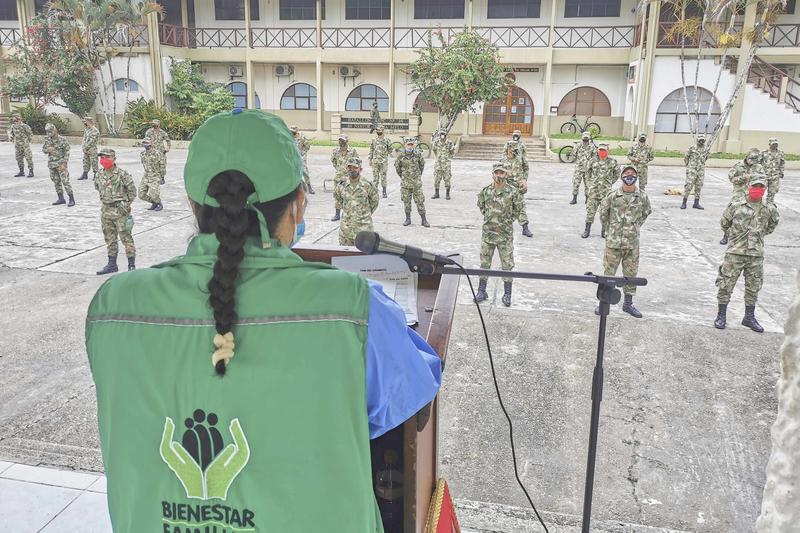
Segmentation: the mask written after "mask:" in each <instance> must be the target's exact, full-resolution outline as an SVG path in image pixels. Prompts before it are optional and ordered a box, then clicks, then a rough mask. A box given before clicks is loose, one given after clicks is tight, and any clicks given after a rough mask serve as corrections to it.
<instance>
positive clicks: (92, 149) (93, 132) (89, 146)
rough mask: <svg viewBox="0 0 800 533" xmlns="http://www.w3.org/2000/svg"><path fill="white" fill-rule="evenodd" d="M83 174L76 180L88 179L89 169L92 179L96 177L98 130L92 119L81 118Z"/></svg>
mask: <svg viewBox="0 0 800 533" xmlns="http://www.w3.org/2000/svg"><path fill="white" fill-rule="evenodd" d="M83 128H84V130H83V142H82V143H81V148H83V174H81V177H80V178H78V180H85V179H89V169H92V177H93V178H94V177H95V176H96V175H97V141H99V140H100V130H98V129H97V127H95V125H94V119H93V118H92V117H83Z"/></svg>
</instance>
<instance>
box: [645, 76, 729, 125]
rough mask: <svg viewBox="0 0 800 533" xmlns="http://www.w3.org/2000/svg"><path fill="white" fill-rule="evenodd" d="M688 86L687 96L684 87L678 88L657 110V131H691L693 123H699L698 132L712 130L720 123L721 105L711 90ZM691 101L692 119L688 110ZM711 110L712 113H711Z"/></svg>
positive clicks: (690, 111)
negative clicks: (687, 106) (684, 93)
mask: <svg viewBox="0 0 800 533" xmlns="http://www.w3.org/2000/svg"><path fill="white" fill-rule="evenodd" d="M694 89H695V88H694V87H686V98H685V99H684V97H683V89H676V90H674V91H672V92H671V93H669V94H668V95H667V97H666V98H664V100H662V102H661V104H660V105H659V106H658V110H657V111H656V128H655V129H656V133H691V124H692V122H695V123H696V124H697V132H699V133H707V132H712V131H714V129H715V128H716V127H717V124H719V119H720V114H721V111H720V107H719V102H717V99H716V98H714V95H713V94H711V91H709V90H707V89H704V88H702V87H698V88H697V93H695V90H694ZM687 101H688V102H689V114H691V115H694V117H693V118H692V119H691V120H690V119H689V114H687V112H686V102H687ZM709 111H710V113H709Z"/></svg>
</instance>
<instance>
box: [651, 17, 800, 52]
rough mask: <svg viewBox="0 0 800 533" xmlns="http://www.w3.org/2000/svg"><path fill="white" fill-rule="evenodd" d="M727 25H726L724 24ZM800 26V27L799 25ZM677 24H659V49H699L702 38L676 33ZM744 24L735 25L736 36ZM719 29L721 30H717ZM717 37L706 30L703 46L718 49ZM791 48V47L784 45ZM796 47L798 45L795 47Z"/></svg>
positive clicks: (709, 30)
mask: <svg viewBox="0 0 800 533" xmlns="http://www.w3.org/2000/svg"><path fill="white" fill-rule="evenodd" d="M723 24H725V23H723ZM799 26H800V25H799ZM677 27H678V23H677V22H659V23H658V42H657V43H656V45H657V46H658V47H659V48H697V46H698V44H699V43H700V36H699V35H696V36H693V37H685V36H682V35H678V34H676V33H674V31H675V29H677ZM742 27H743V25H742V23H741V22H736V23H734V25H733V30H734V32H736V34H737V35H738V34H741V31H742ZM716 29H719V28H716ZM717 37H718V35H715V31H714V30H712V29H711V28H706V30H705V31H704V32H703V37H702V39H703V46H704V47H707V48H717ZM784 46H790V45H784ZM794 46H796V45H794Z"/></svg>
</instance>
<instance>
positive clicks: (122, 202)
mask: <svg viewBox="0 0 800 533" xmlns="http://www.w3.org/2000/svg"><path fill="white" fill-rule="evenodd" d="M94 188H95V189H97V191H98V192H99V193H100V202H101V203H102V207H101V208H100V225H101V227H102V229H103V238H104V239H105V241H106V247H107V248H108V256H109V257H116V256H117V251H118V248H119V245H118V244H117V239H118V238H119V240H120V241H122V245H123V246H125V255H126V256H127V257H129V258H130V257H135V256H136V248H135V247H134V245H133V236H132V235H131V232H130V230H128V229H126V228H125V223H126V222H127V220H128V215H130V214H131V203H132V202H133V200H134V199H135V198H136V186H135V185H134V184H133V178H132V177H131V175H130V174H128V173H127V172H126V171H124V170H122V169H121V168H119V167H118V166H116V165H114V166H113V167H111V168H110V169H108V170H106V169H101V170H100V171H99V172H98V173H97V174H96V175H95V177H94Z"/></svg>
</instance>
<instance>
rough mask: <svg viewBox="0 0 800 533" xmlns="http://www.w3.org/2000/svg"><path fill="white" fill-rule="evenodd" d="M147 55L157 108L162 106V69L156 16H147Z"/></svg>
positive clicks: (151, 14) (152, 14)
mask: <svg viewBox="0 0 800 533" xmlns="http://www.w3.org/2000/svg"><path fill="white" fill-rule="evenodd" d="M147 37H148V55H149V57H150V70H151V72H152V74H153V100H154V101H155V103H156V105H157V106H159V107H163V106H164V69H163V68H162V65H161V38H160V36H159V32H158V15H157V14H156V13H150V14H149V15H147Z"/></svg>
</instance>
